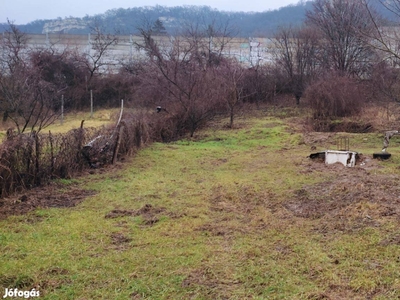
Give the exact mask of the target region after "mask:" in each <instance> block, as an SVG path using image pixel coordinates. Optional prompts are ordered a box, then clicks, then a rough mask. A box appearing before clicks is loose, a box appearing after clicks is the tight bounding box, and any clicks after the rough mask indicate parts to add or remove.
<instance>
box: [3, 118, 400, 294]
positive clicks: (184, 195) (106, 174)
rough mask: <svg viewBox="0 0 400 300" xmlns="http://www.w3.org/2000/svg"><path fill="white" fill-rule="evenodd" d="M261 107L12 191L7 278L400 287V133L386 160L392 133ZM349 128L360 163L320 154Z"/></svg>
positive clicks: (260, 290) (214, 290)
mask: <svg viewBox="0 0 400 300" xmlns="http://www.w3.org/2000/svg"><path fill="white" fill-rule="evenodd" d="M258 114H259V115H258V116H257V118H242V119H238V120H237V123H236V129H233V130H231V129H225V126H223V125H224V124H223V121H222V123H221V122H217V123H215V124H214V125H213V126H211V127H210V128H209V129H207V130H204V131H202V132H201V133H200V134H199V136H197V138H195V139H192V140H182V141H178V142H175V143H169V144H153V145H151V146H150V147H148V148H146V149H143V150H141V151H140V152H139V153H138V154H137V156H135V157H133V158H132V159H130V160H129V162H126V163H124V164H123V165H119V166H118V167H117V168H113V169H109V170H108V171H107V170H96V171H95V172H92V173H93V174H88V175H87V176H85V177H82V178H79V179H76V180H71V181H62V182H58V183H57V184H55V185H53V186H52V187H49V188H48V189H47V190H46V189H45V190H41V191H34V190H33V191H30V192H26V193H24V194H23V195H17V196H15V198H12V199H11V198H10V199H4V200H2V206H1V207H0V212H1V213H2V216H3V220H1V221H0V226H1V228H2V231H1V233H0V256H1V261H2V264H1V265H0V286H1V287H3V288H19V289H21V290H24V289H25V290H27V289H31V288H35V289H36V290H39V291H40V292H41V296H43V298H44V299H54V298H59V299H97V298H102V299H247V298H248V299H399V297H400V292H399V291H400V281H399V278H400V276H399V275H400V273H399V266H400V230H399V228H400V226H399V225H400V208H399V204H400V188H399V185H398V184H397V183H398V182H399V179H400V176H399V174H400V172H399V165H400V142H399V141H398V140H397V139H396V138H393V139H392V141H391V145H390V148H389V150H390V152H391V153H392V157H391V159H390V160H387V161H378V160H374V159H372V154H373V152H375V151H377V150H379V149H380V147H381V143H382V134H380V133H363V134H345V133H313V132H308V131H305V130H304V127H302V126H301V124H302V123H301V122H299V119H296V118H289V117H282V116H281V117H280V118H277V117H272V116H271V114H270V113H269V112H268V111H262V112H259V113H258ZM340 137H347V138H349V141H350V147H351V149H352V150H354V151H357V152H359V153H361V155H360V159H359V160H358V161H357V164H356V167H355V168H347V167H344V166H343V165H341V164H334V165H325V164H324V163H323V162H321V161H319V160H311V159H310V158H309V157H308V156H309V154H310V153H311V152H313V151H322V150H324V149H336V147H337V141H338V138H340ZM78 195H80V196H79V197H78ZM84 197H85V199H83V198H84ZM67 198H68V199H69V201H66V203H73V204H74V206H73V205H63V206H67V207H65V208H50V209H43V208H42V209H35V210H32V211H30V212H28V213H26V214H22V215H17V216H13V215H9V216H8V217H7V218H4V214H10V212H11V209H12V210H13V211H21V212H25V210H23V209H22V207H24V206H25V205H27V206H28V207H32V208H36V207H38V206H47V207H50V206H53V205H46V203H47V202H46V201H50V202H48V203H52V202H51V201H54V203H61V202H62V199H67ZM75 200H76V201H75ZM31 201H32V202H34V203H37V205H31V204H30V203H31ZM60 201H61V202H60ZM10 205H12V206H10ZM71 206H72V207H71ZM27 210H28V209H27Z"/></svg>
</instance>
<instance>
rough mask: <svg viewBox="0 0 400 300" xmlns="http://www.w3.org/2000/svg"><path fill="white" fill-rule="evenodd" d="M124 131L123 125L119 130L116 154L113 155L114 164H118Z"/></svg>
mask: <svg viewBox="0 0 400 300" xmlns="http://www.w3.org/2000/svg"><path fill="white" fill-rule="evenodd" d="M123 131H124V126H123V125H122V126H121V127H120V128H119V132H118V136H117V142H116V145H115V148H114V153H113V159H112V164H115V163H116V162H117V157H118V151H119V146H120V145H121V137H122V134H123Z"/></svg>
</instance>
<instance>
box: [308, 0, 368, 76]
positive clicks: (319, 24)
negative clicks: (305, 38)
mask: <svg viewBox="0 0 400 300" xmlns="http://www.w3.org/2000/svg"><path fill="white" fill-rule="evenodd" d="M306 23H307V24H308V25H310V26H313V27H314V28H316V30H318V31H319V32H320V34H321V37H322V40H323V44H322V47H323V49H324V51H325V57H324V58H325V62H326V65H327V67H328V68H329V69H331V70H334V71H337V72H339V73H340V74H342V75H356V76H361V75H363V74H364V73H365V72H366V71H367V70H368V69H369V67H370V63H371V61H372V60H373V58H374V56H373V54H374V53H373V51H372V50H373V48H372V47H371V45H370V44H369V41H368V40H367V39H366V38H365V36H364V35H362V34H361V32H368V31H370V30H372V24H371V22H370V18H369V16H368V11H367V10H366V9H365V6H364V5H363V3H362V0H316V2H314V4H313V10H312V11H308V12H307V13H306Z"/></svg>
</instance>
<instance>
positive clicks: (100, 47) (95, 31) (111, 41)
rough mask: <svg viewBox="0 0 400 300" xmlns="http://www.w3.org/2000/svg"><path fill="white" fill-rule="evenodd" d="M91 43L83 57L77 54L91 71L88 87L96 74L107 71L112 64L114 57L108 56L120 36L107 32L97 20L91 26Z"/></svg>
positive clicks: (78, 58)
mask: <svg viewBox="0 0 400 300" xmlns="http://www.w3.org/2000/svg"><path fill="white" fill-rule="evenodd" d="M89 44H90V47H89V49H88V51H87V52H86V54H85V55H84V56H83V57H82V56H80V55H78V56H77V60H78V61H80V62H81V63H82V64H83V65H84V66H85V67H86V69H87V71H88V73H89V78H88V79H87V86H88V88H89V87H90V83H91V81H92V79H93V77H94V76H95V75H96V74H98V73H100V72H105V71H107V70H106V68H107V67H109V66H111V65H112V62H111V61H112V59H110V58H107V55H108V53H109V50H110V48H111V47H112V46H113V45H116V44H118V36H117V35H115V34H114V35H112V34H105V33H104V31H103V30H102V28H101V26H100V24H99V22H98V21H96V22H95V24H94V26H93V27H92V28H91V33H90V38H89Z"/></svg>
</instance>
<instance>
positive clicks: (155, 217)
mask: <svg viewBox="0 0 400 300" xmlns="http://www.w3.org/2000/svg"><path fill="white" fill-rule="evenodd" d="M164 211H165V208H162V207H154V206H152V205H151V204H145V205H144V206H143V207H142V208H140V209H138V210H120V209H114V210H112V211H110V212H109V213H108V214H106V215H105V218H106V219H115V218H120V217H126V216H142V218H143V224H144V225H153V224H155V223H157V222H158V221H159V220H160V218H159V217H160V214H161V213H162V212H164Z"/></svg>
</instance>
